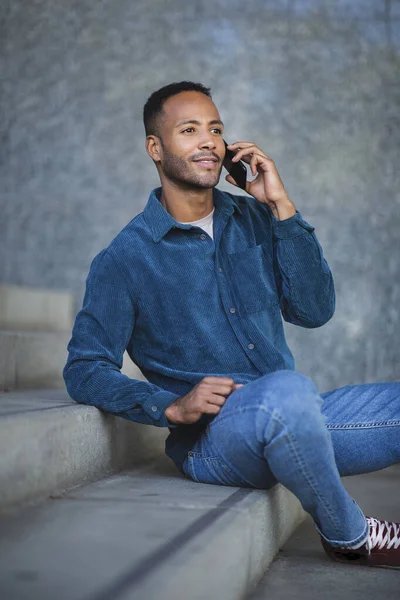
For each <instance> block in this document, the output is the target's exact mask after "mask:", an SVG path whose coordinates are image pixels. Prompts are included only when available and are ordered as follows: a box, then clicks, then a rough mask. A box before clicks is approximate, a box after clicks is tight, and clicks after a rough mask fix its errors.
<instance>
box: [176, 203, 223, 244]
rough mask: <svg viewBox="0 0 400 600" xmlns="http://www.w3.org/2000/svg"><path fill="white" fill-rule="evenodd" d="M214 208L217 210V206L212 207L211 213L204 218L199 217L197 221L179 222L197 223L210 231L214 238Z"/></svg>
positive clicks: (184, 223)
mask: <svg viewBox="0 0 400 600" xmlns="http://www.w3.org/2000/svg"><path fill="white" fill-rule="evenodd" d="M214 210H215V206H214V208H213V209H212V211H211V212H210V214H208V215H206V216H205V217H203V218H202V219H198V220H197V221H187V222H184V221H178V222H179V223H182V225H197V227H201V228H202V229H204V231H206V232H207V233H208V235H209V236H210V237H211V238H212V239H214V236H213V220H214Z"/></svg>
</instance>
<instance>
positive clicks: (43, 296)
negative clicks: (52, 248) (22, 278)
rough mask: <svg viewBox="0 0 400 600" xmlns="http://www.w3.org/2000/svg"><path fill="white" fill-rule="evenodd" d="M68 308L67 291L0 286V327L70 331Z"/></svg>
mask: <svg viewBox="0 0 400 600" xmlns="http://www.w3.org/2000/svg"><path fill="white" fill-rule="evenodd" d="M72 311H73V298H72V295H71V294H69V293H68V292H64V291H53V290H46V289H38V288H30V287H24V286H17V285H10V284H1V285H0V329H7V330H24V331H25V330H34V331H70V330H71V329H72V325H73V314H72Z"/></svg>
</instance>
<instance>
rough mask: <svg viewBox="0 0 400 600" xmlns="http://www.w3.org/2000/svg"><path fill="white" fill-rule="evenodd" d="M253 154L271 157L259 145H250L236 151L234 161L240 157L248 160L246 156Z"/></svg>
mask: <svg viewBox="0 0 400 600" xmlns="http://www.w3.org/2000/svg"><path fill="white" fill-rule="evenodd" d="M253 154H258V155H259V156H263V157H264V158H270V157H269V156H267V154H265V152H263V151H262V150H260V148H259V147H258V146H248V147H247V148H243V149H242V150H238V151H237V152H236V154H235V156H234V157H233V158H232V161H235V162H237V161H238V160H240V159H242V160H245V161H246V158H245V157H246V156H252V155H253ZM270 160H271V159H270ZM246 162H247V161H246Z"/></svg>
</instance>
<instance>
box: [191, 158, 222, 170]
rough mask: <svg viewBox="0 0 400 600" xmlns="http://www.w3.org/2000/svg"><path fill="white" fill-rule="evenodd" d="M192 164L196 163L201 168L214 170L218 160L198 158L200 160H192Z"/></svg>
mask: <svg viewBox="0 0 400 600" xmlns="http://www.w3.org/2000/svg"><path fill="white" fill-rule="evenodd" d="M193 162H195V163H197V164H198V165H200V166H201V167H211V168H214V167H215V166H217V164H218V160H217V159H216V158H214V157H209V158H200V159H197V160H194V161H193Z"/></svg>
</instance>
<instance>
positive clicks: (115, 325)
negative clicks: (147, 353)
mask: <svg viewBox="0 0 400 600" xmlns="http://www.w3.org/2000/svg"><path fill="white" fill-rule="evenodd" d="M134 325H135V310H134V304H133V302H132V299H131V297H130V295H129V292H128V289H127V286H126V282H125V280H124V278H123V276H122V273H121V272H120V270H119V267H118V265H117V264H116V262H115V260H114V259H113V257H112V255H111V253H110V250H109V249H104V250H102V251H101V252H100V253H99V254H98V255H97V256H96V257H95V258H94V260H93V261H92V264H91V267H90V271H89V275H88V277H87V279H86V291H85V296H84V300H83V306H82V309H81V310H80V311H79V313H78V314H77V316H76V319H75V324H74V327H73V330H72V338H71V340H70V342H69V344H68V351H69V355H68V360H67V363H66V365H65V367H64V370H63V377H64V381H65V384H66V387H67V390H68V393H69V395H70V396H71V398H72V399H73V400H75V401H76V402H79V403H83V404H90V405H93V406H97V407H98V408H100V409H102V410H104V411H107V412H110V413H113V414H115V415H118V416H121V417H124V418H126V419H130V420H132V421H137V422H139V423H145V424H148V425H156V426H157V427H176V425H175V424H173V423H170V422H169V421H168V420H167V418H166V416H165V409H166V408H167V407H168V406H169V405H170V404H172V402H174V401H175V400H176V399H177V398H179V395H178V394H174V393H172V392H168V391H166V390H163V389H161V388H160V387H158V386H156V385H154V384H152V383H150V382H146V381H140V380H137V379H130V378H129V377H127V376H126V375H124V374H123V373H121V371H120V369H121V367H122V360H123V354H124V352H125V350H126V347H127V345H128V343H129V340H130V338H131V336H132V332H133V329H134Z"/></svg>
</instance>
